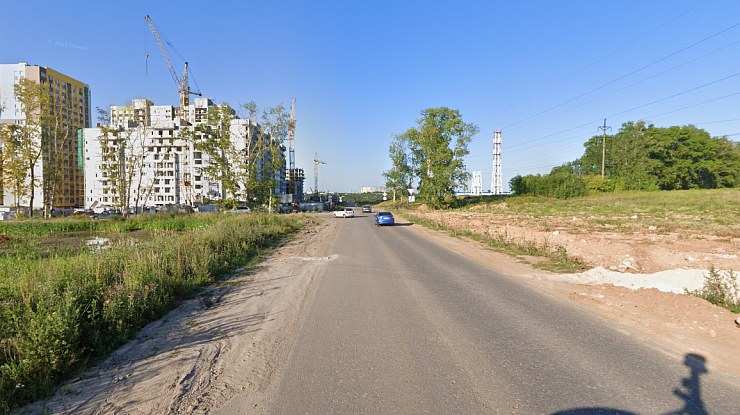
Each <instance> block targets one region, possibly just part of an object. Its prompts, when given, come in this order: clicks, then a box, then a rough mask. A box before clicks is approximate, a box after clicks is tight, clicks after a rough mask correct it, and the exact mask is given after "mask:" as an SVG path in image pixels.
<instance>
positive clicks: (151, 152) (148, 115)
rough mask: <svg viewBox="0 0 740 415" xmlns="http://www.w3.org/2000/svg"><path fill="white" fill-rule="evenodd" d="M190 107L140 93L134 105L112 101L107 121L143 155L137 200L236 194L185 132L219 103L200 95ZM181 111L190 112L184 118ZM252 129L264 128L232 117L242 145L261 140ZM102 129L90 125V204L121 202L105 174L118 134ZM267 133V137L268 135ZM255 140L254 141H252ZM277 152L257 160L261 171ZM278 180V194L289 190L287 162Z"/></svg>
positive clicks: (133, 152) (176, 201)
mask: <svg viewBox="0 0 740 415" xmlns="http://www.w3.org/2000/svg"><path fill="white" fill-rule="evenodd" d="M191 102H193V104H190V105H189V108H188V110H187V111H180V110H179V109H178V108H175V107H173V106H171V105H153V103H152V102H151V101H148V100H145V99H135V100H133V102H132V104H131V105H129V106H111V109H110V115H111V124H110V125H109V126H107V127H108V128H112V129H115V130H117V131H118V134H119V135H125V136H126V137H127V138H128V139H129V141H130V142H133V143H136V144H135V145H133V146H129V148H128V149H126V150H125V151H128V152H129V154H127V156H131V157H133V158H134V159H137V160H142V161H143V165H142V167H141V168H139V170H140V171H141V174H138V173H137V172H134V174H133V180H134V182H135V183H136V186H133V187H132V190H131V195H130V202H131V205H132V206H133V204H134V203H135V200H136V199H137V198H138V200H139V203H138V206H147V207H157V206H165V205H191V204H194V203H195V202H202V201H204V200H205V199H210V200H218V199H222V198H224V197H232V196H233V195H225V194H224V187H223V182H222V181H221V178H220V177H210V176H208V173H207V172H206V170H205V168H206V167H207V166H208V165H209V164H210V163H211V160H210V159H209V157H208V155H207V154H203V153H202V152H201V151H198V150H197V149H195V147H194V146H193V143H192V142H189V141H188V140H185V139H184V137H183V135H182V133H183V132H184V131H186V130H187V129H188V128H195V127H196V126H198V125H199V124H203V123H205V122H206V121H207V117H206V115H207V113H208V109H209V107H212V106H214V104H213V102H212V101H211V100H210V99H208V98H195V99H194V100H192V101H191ZM180 114H185V115H186V117H187V118H185V119H183V118H181V117H180ZM251 129H259V126H258V125H254V124H253V123H252V122H251V121H250V120H246V119H239V118H235V119H232V120H231V125H230V126H229V131H230V133H231V140H232V141H233V143H234V145H235V146H236V148H237V149H244V148H247V144H248V140H249V137H250V136H251V137H252V140H257V137H258V136H259V135H258V134H251V135H250V130H251ZM103 136H104V134H103V129H102V128H100V127H98V128H90V129H85V132H84V139H85V162H86V164H87V165H88V166H89V167H88V168H87V169H86V171H85V185H86V194H85V207H86V208H92V209H94V208H100V207H111V206H114V205H116V199H115V198H116V195H115V194H114V193H113V192H112V191H111V186H110V183H109V181H108V180H109V178H108V177H106V176H105V171H104V170H105V169H103V168H102V166H103V165H104V164H103V163H105V157H106V151H111V150H112V149H117V150H119V151H120V150H121V149H118V148H117V147H115V143H113V140H109V141H108V142H106V141H105V140H104V139H103V138H102V137H103ZM263 139H266V138H264V136H263ZM252 145H254V142H253V143H252ZM285 150H286V149H285V146H281V147H280V149H279V151H280V152H281V154H279V155H278V156H280V157H282V159H283V161H284V160H285V154H284V153H285ZM271 157H273V155H267V156H266V157H264V158H261V159H260V160H259V161H258V164H257V166H255V168H256V169H257V175H258V176H259V175H260V174H261V171H262V169H263V168H264V166H265V165H266V163H268V162H269V161H270V158H271ZM275 181H276V182H277V185H276V188H275V189H274V193H275V194H283V193H285V192H286V187H287V185H286V183H287V180H286V168H285V166H284V165H283V167H282V168H281V169H278V170H277V172H276V173H275Z"/></svg>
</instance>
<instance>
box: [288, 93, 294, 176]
mask: <svg viewBox="0 0 740 415" xmlns="http://www.w3.org/2000/svg"><path fill="white" fill-rule="evenodd" d="M288 158H289V159H290V170H289V171H291V172H292V171H293V170H295V98H293V103H292V104H291V105H290V122H289V123H288Z"/></svg>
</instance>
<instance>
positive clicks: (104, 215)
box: [90, 212, 121, 220]
mask: <svg viewBox="0 0 740 415" xmlns="http://www.w3.org/2000/svg"><path fill="white" fill-rule="evenodd" d="M111 216H119V217H120V216H121V214H120V213H119V212H104V213H99V214H96V215H92V216H90V219H92V220H98V219H105V218H110V217H111Z"/></svg>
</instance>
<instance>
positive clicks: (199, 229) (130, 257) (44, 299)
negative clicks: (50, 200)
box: [0, 214, 299, 413]
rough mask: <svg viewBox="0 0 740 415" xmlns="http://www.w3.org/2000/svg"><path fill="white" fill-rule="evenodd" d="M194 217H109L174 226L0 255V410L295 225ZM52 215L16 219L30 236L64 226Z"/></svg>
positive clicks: (110, 346)
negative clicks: (129, 237) (140, 235)
mask: <svg viewBox="0 0 740 415" xmlns="http://www.w3.org/2000/svg"><path fill="white" fill-rule="evenodd" d="M199 216H200V215H193V216H192V218H188V217H180V216H177V215H171V216H169V217H168V216H162V217H156V218H146V219H138V220H137V219H134V220H122V221H120V222H111V223H114V224H115V226H118V227H119V229H126V228H135V229H145V228H149V229H157V230H170V231H179V232H163V233H161V234H157V235H155V236H154V237H152V238H150V239H147V240H145V241H140V242H139V243H138V244H134V245H132V244H126V243H121V244H118V245H115V246H112V247H110V248H109V249H106V250H102V251H97V252H94V251H91V250H89V249H87V248H85V247H80V248H79V249H77V250H66V251H60V252H58V253H56V254H54V255H51V256H46V257H40V256H39V255H37V254H35V253H34V252H33V250H34V248H30V249H29V252H26V253H25V254H23V255H18V254H16V255H6V256H0V275H2V276H3V277H0V413H3V412H6V411H8V410H10V409H13V408H16V407H18V406H21V405H23V404H26V403H28V402H30V401H32V400H35V399H38V398H40V397H42V396H45V395H47V394H49V393H50V392H51V391H52V390H53V388H54V387H55V385H57V384H58V383H59V382H60V381H62V380H63V379H66V378H68V377H70V376H73V375H74V374H75V373H78V372H80V371H82V370H84V369H85V368H86V367H87V366H89V364H91V363H92V362H95V361H97V360H99V359H101V358H102V357H104V356H105V355H106V354H108V353H109V352H110V351H112V350H114V349H115V348H117V347H119V346H120V345H122V344H124V343H125V342H126V341H128V340H130V339H131V338H133V336H135V335H136V333H137V332H138V331H139V330H140V329H141V328H142V327H143V326H144V325H146V324H147V323H149V322H151V321H153V320H155V319H157V318H160V317H161V316H163V315H164V314H165V313H167V312H168V311H169V310H171V309H173V308H174V307H176V306H177V305H179V304H180V303H181V302H182V301H183V300H185V299H187V298H191V297H193V296H194V295H195V294H197V292H199V291H200V290H201V289H202V288H203V287H204V286H206V285H208V284H211V283H213V282H215V281H217V280H218V279H220V278H222V277H223V276H224V275H226V274H227V273H229V272H231V271H233V270H234V269H237V268H239V267H242V266H244V265H247V264H248V263H250V262H251V261H254V260H255V259H256V258H257V257H258V256H259V255H260V254H261V252H262V251H263V250H264V249H267V248H269V247H270V246H272V245H273V244H275V243H276V242H277V241H279V240H280V239H281V238H284V237H286V236H287V235H289V234H290V233H292V232H293V231H295V230H296V229H297V228H298V227H299V224H298V221H297V220H296V219H295V218H294V217H291V216H275V215H266V214H265V215H263V214H254V215H238V216H226V215H214V216H211V217H206V218H202V217H199ZM28 222H29V223H31V221H28ZM53 222H54V221H51V222H49V223H46V224H45V223H43V222H42V223H40V224H30V225H28V226H26V225H23V226H26V227H25V228H24V229H25V231H26V232H31V233H32V235H33V234H43V233H45V232H49V231H50V229H53V232H58V231H59V229H65V231H66V229H69V228H68V227H66V225H64V226H61V225H57V224H54V223H53ZM99 222H100V223H102V222H103V221H99ZM130 222H132V223H130ZM95 226H97V225H95ZM106 226H110V224H108V225H106ZM6 229H7V228H6ZM14 232H18V233H17V235H20V236H23V234H22V233H21V232H20V231H19V230H18V229H15V230H14ZM29 239H33V238H32V237H30V236H29Z"/></svg>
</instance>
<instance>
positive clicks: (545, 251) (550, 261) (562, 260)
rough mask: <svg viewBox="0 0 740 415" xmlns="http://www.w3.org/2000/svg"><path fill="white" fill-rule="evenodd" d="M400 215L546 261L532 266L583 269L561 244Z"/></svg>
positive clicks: (570, 271) (571, 269)
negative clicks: (458, 227) (482, 232)
mask: <svg viewBox="0 0 740 415" xmlns="http://www.w3.org/2000/svg"><path fill="white" fill-rule="evenodd" d="M401 216H402V217H403V218H404V219H406V220H408V221H409V222H413V223H415V224H418V225H421V226H424V227H426V228H430V229H434V230H442V231H445V232H447V233H448V234H449V235H450V236H453V237H458V236H462V237H466V238H470V239H473V240H475V241H478V242H482V243H485V244H486V245H488V246H489V247H491V248H492V249H494V250H496V251H498V252H502V253H505V254H508V255H511V256H513V257H519V256H520V255H527V256H536V257H542V258H544V259H546V261H543V262H538V263H536V264H532V266H533V267H535V268H540V269H545V270H548V271H553V272H564V273H572V272H580V271H583V270H584V269H585V266H584V265H583V264H582V263H580V262H579V261H578V260H576V259H573V258H570V257H569V256H568V254H567V252H566V251H565V248H563V247H561V246H556V247H551V246H549V245H548V244H547V243H543V244H537V243H536V242H533V241H524V240H522V241H516V240H512V239H509V238H507V236H506V235H501V234H499V235H497V236H491V235H489V234H487V233H486V234H478V233H474V232H469V231H464V230H459V229H454V228H451V227H449V226H447V225H445V224H444V223H441V222H439V221H435V220H430V219H426V218H423V217H421V216H418V215H414V216H413V217H411V216H410V215H407V214H405V213H402V214H401ZM520 259H521V258H520Z"/></svg>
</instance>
